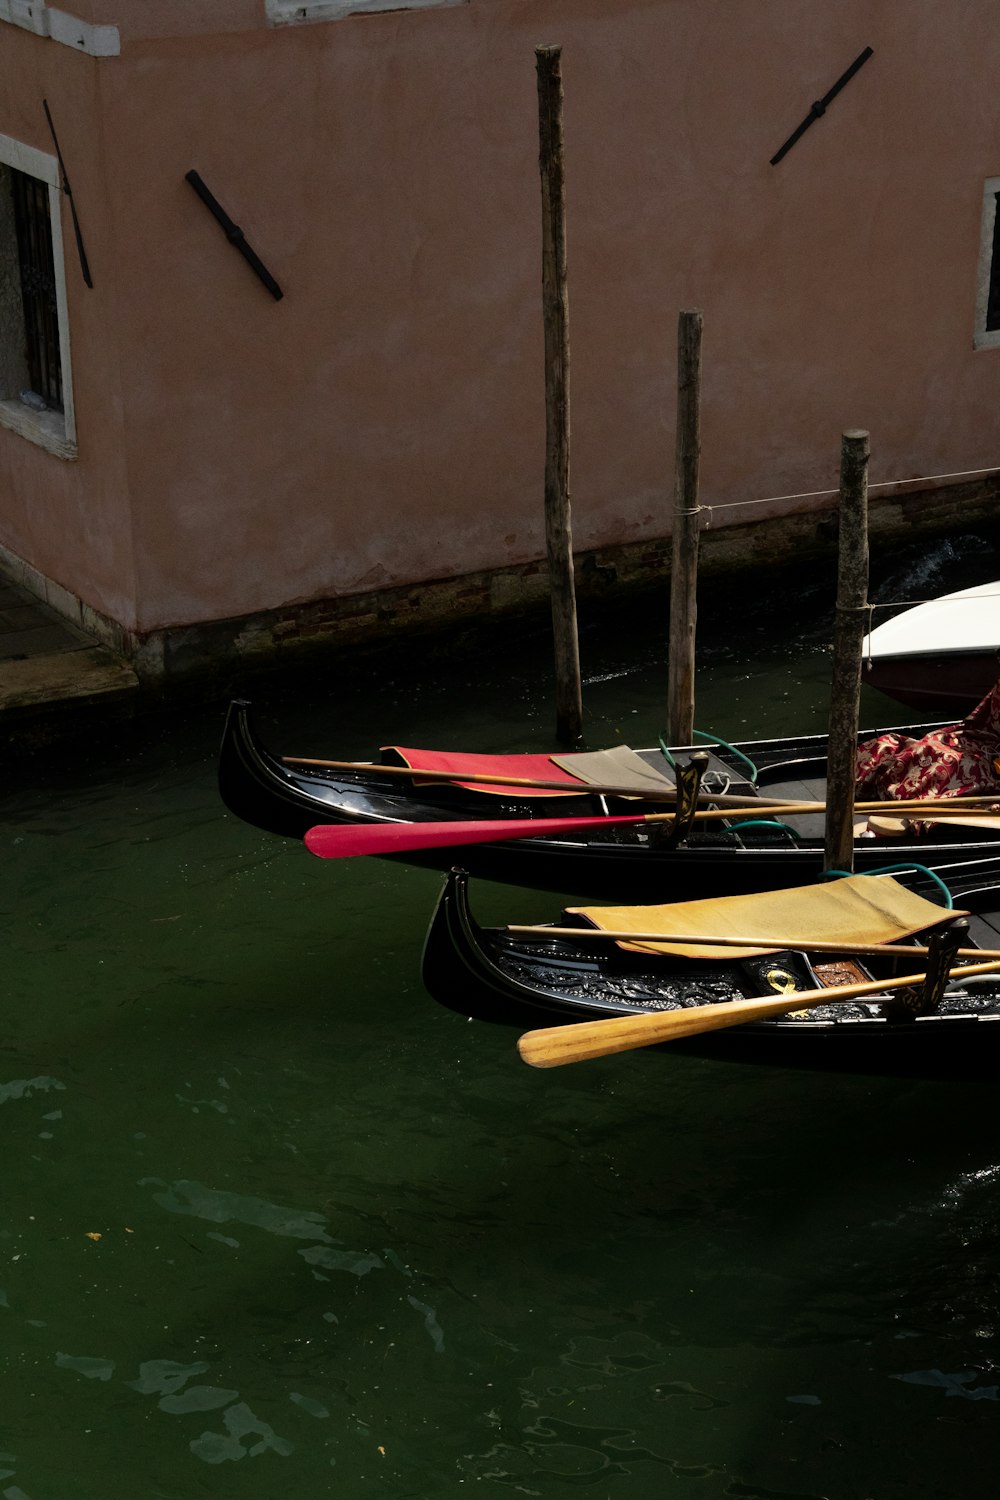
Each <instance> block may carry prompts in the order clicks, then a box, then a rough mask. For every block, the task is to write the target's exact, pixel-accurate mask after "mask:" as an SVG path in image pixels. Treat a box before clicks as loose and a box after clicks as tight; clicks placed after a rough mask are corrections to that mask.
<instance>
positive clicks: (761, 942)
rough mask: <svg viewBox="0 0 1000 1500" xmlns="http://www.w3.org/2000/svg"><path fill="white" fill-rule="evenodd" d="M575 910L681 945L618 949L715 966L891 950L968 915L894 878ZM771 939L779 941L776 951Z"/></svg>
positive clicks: (600, 923)
mask: <svg viewBox="0 0 1000 1500" xmlns="http://www.w3.org/2000/svg"><path fill="white" fill-rule="evenodd" d="M568 911H569V912H570V913H572V914H573V915H574V916H581V917H586V919H587V921H588V922H591V923H592V924H593V926H595V927H599V928H601V929H602V930H604V931H606V932H641V933H649V932H654V933H657V932H662V933H664V934H669V935H670V937H671V938H672V939H675V941H670V942H632V941H623V942H620V943H619V944H618V946H619V947H621V948H625V949H627V950H629V951H631V952H635V953H668V954H673V955H675V956H676V957H679V958H706V959H713V960H717V959H720V958H751V957H755V956H757V955H758V954H762V953H774V952H776V951H777V950H778V949H779V948H788V947H800V948H808V947H809V943H810V940H811V941H813V942H839V943H850V944H865V943H892V942H896V941H898V940H899V939H900V938H904V937H912V936H913V934H914V933H917V932H922V931H924V929H925V928H928V927H934V926H937V925H938V924H940V923H942V922H947V921H950V920H951V919H952V918H953V917H961V916H967V915H968V913H967V912H963V911H957V910H953V909H951V908H949V907H943V906H939V905H938V904H937V903H936V902H933V901H927V900H925V899H924V897H923V896H916V895H914V894H913V892H912V891H908V890H907V889H906V887H905V886H903V885H900V884H899V882H898V881H897V880H894V879H893V878H892V876H891V875H850V876H847V877H844V878H842V879H839V880H831V881H827V882H824V883H822V884H819V885H803V886H796V887H794V888H793V889H791V890H782V891H758V892H755V893H754V894H752V895H749V896H713V897H710V898H709V899H708V900H704V901H680V902H675V903H671V904H670V905H669V906H575V907H570V908H568ZM698 937H726V938H732V937H736V938H743V937H746V938H748V939H750V942H749V943H748V945H747V946H746V947H745V948H743V947H738V948H730V947H724V948H719V947H716V948H713V947H710V946H708V947H706V946H704V945H701V944H691V943H685V942H684V941H683V939H685V938H688V939H690V938H698ZM769 937H770V938H773V939H778V940H779V941H778V942H777V943H775V942H771V943H770V944H769V943H768V941H767V940H768V938H769ZM678 938H680V939H682V941H680V942H678V941H676V939H678Z"/></svg>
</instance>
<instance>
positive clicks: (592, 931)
mask: <svg viewBox="0 0 1000 1500" xmlns="http://www.w3.org/2000/svg"><path fill="white" fill-rule="evenodd" d="M502 931H504V932H509V933H512V934H513V935H514V936H516V937H536V938H549V937H552V938H583V939H585V940H591V939H593V940H595V941H598V942H600V941H601V940H602V939H604V940H605V941H607V942H614V943H686V944H690V946H691V947H697V948H762V949H764V950H765V951H769V950H771V949H773V950H774V951H775V952H782V953H784V952H789V951H791V952H793V953H844V954H861V955H864V954H885V955H886V957H888V958H926V956H927V952H928V950H927V948H926V947H923V946H922V945H921V944H920V943H906V944H903V943H838V942H836V941H835V940H832V939H818V940H817V939H812V938H803V937H797V938H772V937H768V938H762V937H704V936H702V935H701V934H698V935H695V936H692V935H691V934H689V933H681V932H626V931H622V932H612V931H611V930H610V929H609V928H605V927H546V926H534V927H529V926H517V925H516V924H514V923H510V924H509V925H508V926H506V927H504V928H503V929H502ZM656 956H657V955H655V954H651V955H650V957H656ZM955 956H956V958H974V957H978V958H983V959H986V958H996V959H1000V948H956V950H955Z"/></svg>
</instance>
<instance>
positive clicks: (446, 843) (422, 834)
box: [305, 813, 646, 859]
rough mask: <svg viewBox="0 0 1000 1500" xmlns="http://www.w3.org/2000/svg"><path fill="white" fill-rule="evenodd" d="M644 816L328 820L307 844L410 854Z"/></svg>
mask: <svg viewBox="0 0 1000 1500" xmlns="http://www.w3.org/2000/svg"><path fill="white" fill-rule="evenodd" d="M645 821H646V819H645V817H644V816H643V815H642V814H641V813H638V814H630V815H629V816H628V817H624V818H503V819H493V820H491V821H485V820H473V819H471V818H470V819H463V820H462V821H461V822H453V823H368V824H361V825H359V824H356V823H322V824H320V825H319V826H318V827H316V828H310V829H309V832H308V833H307V834H306V837H305V845H306V848H307V849H308V850H309V852H310V853H311V854H317V855H319V857H320V859H347V858H349V857H350V856H351V855H352V854H406V853H408V852H409V851H411V850H417V849H447V848H451V847H455V848H458V847H460V846H461V845H462V844H492V843H497V842H499V841H500V840H501V839H530V838H537V837H544V836H546V835H548V836H550V837H551V836H552V835H553V834H562V833H566V834H572V833H577V832H582V831H585V830H586V829H588V828H607V827H608V826H609V825H615V826H617V825H618V824H619V823H644V822H645Z"/></svg>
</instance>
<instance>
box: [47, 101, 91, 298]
mask: <svg viewBox="0 0 1000 1500" xmlns="http://www.w3.org/2000/svg"><path fill="white" fill-rule="evenodd" d="M42 108H43V109H44V111H45V118H46V120H48V122H49V133H50V135H51V136H52V144H53V146H55V148H56V161H57V162H58V163H59V178H60V183H61V186H62V190H63V192H64V193H65V195H66V200H67V202H68V203H69V211H70V215H71V217H72V220H73V234H74V235H75V237H76V253H77V254H78V255H79V257H80V271H81V272H82V274H83V279H84V281H85V282H86V284H87V286H89V287H90V288H91V290H93V286H94V283H93V282H92V281H91V279H90V266H89V264H88V262H87V252H86V250H84V248H83V235H82V233H81V231H80V221H79V219H78V218H77V216H76V204H75V203H74V202H73V189H72V188H71V187H70V185H69V178H68V177H67V176H66V167H65V164H64V162H63V159H62V152H61V151H60V150H59V141H58V139H57V137H56V127H55V126H54V125H53V123H52V115H51V114H50V112H49V101H48V100H47V99H43V100H42Z"/></svg>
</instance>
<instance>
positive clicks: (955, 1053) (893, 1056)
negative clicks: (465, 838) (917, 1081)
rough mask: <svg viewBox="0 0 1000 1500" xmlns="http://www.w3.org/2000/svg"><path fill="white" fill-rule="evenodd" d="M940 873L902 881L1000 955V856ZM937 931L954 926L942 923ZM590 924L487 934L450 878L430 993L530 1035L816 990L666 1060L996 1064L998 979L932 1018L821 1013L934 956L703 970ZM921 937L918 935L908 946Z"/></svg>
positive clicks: (974, 943)
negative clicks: (840, 994) (841, 995)
mask: <svg viewBox="0 0 1000 1500" xmlns="http://www.w3.org/2000/svg"><path fill="white" fill-rule="evenodd" d="M943 873H944V875H945V876H946V891H947V894H943V893H942V887H941V885H940V883H939V881H936V880H935V878H934V877H933V876H931V875H930V874H929V873H927V872H920V871H913V872H911V873H910V874H908V875H902V874H900V875H898V876H896V877H894V878H895V879H896V880H897V881H898V882H899V883H900V884H903V885H905V886H906V887H907V889H909V890H911V891H912V892H914V893H915V894H917V895H921V896H923V897H924V898H925V899H927V900H932V901H935V902H936V903H939V904H940V905H941V906H942V908H944V910H947V909H948V907H949V905H951V906H954V907H957V908H958V909H959V910H961V911H967V912H968V913H969V918H968V931H967V932H966V931H965V930H964V923H962V924H957V925H960V926H962V928H963V931H962V934H961V941H962V944H963V946H967V947H969V948H977V949H993V950H998V951H1000V859H996V858H995V859H989V860H982V861H978V862H975V863H971V864H967V863H963V864H960V865H956V866H954V867H952V868H950V869H949V868H947V867H945V868H944V871H943ZM713 904H714V903H713ZM661 910H666V909H664V908H661ZM942 921H947V919H946V918H945V917H944V916H942ZM587 926H588V923H587V921H586V920H585V919H584V918H582V917H581V916H579V915H575V914H573V913H564V915H563V921H562V922H561V923H560V924H559V929H560V933H561V934H563V935H558V934H555V933H554V934H553V935H551V936H549V935H547V934H546V933H545V931H544V930H539V931H537V932H534V931H532V932H531V933H530V934H525V933H523V932H522V933H518V932H516V931H511V930H509V929H508V928H504V927H497V928H484V927H481V926H480V925H479V924H478V923H477V922H476V920H475V918H474V917H473V915H472V912H471V910H470V904H469V877H468V875H467V873H466V872H465V871H463V870H458V869H454V870H452V871H451V872H450V873H449V874H448V877H447V880H446V883H445V885H444V888H443V890H442V892H441V895H440V898H439V900H438V903H437V906H436V908H435V911H434V915H433V917H432V919H431V923H430V926H429V928H428V932H427V937H426V941H425V944H424V952H423V961H422V977H423V982H424V985H425V987H426V989H427V990H428V992H429V994H430V995H431V996H432V997H433V999H435V1000H436V1001H437V1002H438V1003H439V1004H441V1005H444V1006H446V1007H447V1008H448V1009H450V1010H453V1011H455V1012H456V1013H457V1014H459V1015H462V1016H464V1017H471V1018H473V1019H475V1020H482V1021H490V1022H499V1023H502V1024H506V1025H511V1026H517V1027H519V1028H521V1029H522V1030H524V1029H531V1028H536V1027H547V1026H556V1025H561V1024H563V1023H568V1022H577V1021H593V1020H598V1019H602V1018H612V1017H619V1018H620V1017H625V1016H631V1015H645V1014H649V1013H650V1012H668V1011H679V1010H681V1009H684V1008H688V1007H692V1006H702V1005H712V1004H717V1003H720V1002H725V1001H733V1000H741V999H753V998H759V997H764V996H767V997H770V998H772V999H775V998H777V997H778V996H780V995H781V994H782V993H786V992H788V991H790V990H792V989H794V990H806V991H813V990H815V991H816V996H817V1000H816V1004H815V1005H813V1006H808V1002H805V1006H806V1007H807V1008H803V1009H801V1010H798V1011H796V1013H795V1014H794V1015H791V1016H784V1017H781V1018H779V1019H768V1020H761V1021H757V1022H753V1023H750V1024H744V1025H741V1026H735V1027H732V1028H730V1029H727V1030H724V1031H715V1032H706V1033H705V1035H703V1036H696V1037H691V1038H687V1039H684V1040H682V1041H678V1042H674V1043H672V1044H671V1049H674V1048H676V1049H680V1050H681V1051H682V1052H684V1051H688V1052H695V1053H697V1054H705V1055H715V1056H724V1057H728V1058H732V1059H739V1060H742V1061H757V1062H769V1063H790V1064H796V1065H798V1064H803V1063H806V1064H809V1065H813V1066H820V1067H831V1068H832V1067H845V1066H846V1067H852V1068H860V1070H862V1071H869V1070H870V1071H887V1072H896V1071H897V1070H898V1071H900V1072H905V1073H913V1074H914V1075H917V1076H919V1075H925V1076H937V1075H938V1074H939V1073H942V1072H943V1073H951V1072H953V1071H954V1065H955V1062H956V1059H957V1060H958V1061H959V1062H961V1063H962V1064H964V1066H965V1068H966V1069H971V1070H972V1071H977V1070H978V1067H979V1065H980V1064H981V1063H982V1062H983V1061H984V1060H987V1061H989V1062H990V1063H991V1065H995V1061H996V1048H997V1046H998V1044H1000V972H998V973H997V974H995V975H991V976H990V975H980V976H976V977H974V978H969V979H965V980H955V981H953V982H951V983H950V984H948V985H947V986H946V987H944V986H942V987H941V988H940V989H939V990H938V992H937V996H936V998H934V999H932V1001H931V1003H932V1004H933V1005H934V1008H933V1010H932V1011H931V1012H930V1013H929V1014H926V1015H923V1014H922V1015H919V1016H917V1017H916V1018H914V1017H913V1015H912V1013H911V1012H909V1011H906V1010H905V1009H904V1008H903V1007H902V1004H901V1002H899V999H898V996H896V997H895V998H894V995H895V992H894V991H891V990H889V989H886V990H885V992H884V993H883V992H880V993H877V994H874V995H872V996H865V997H863V998H861V999H857V1000H844V1001H840V1002H827V1003H826V1004H824V1003H823V1000H822V994H823V990H824V988H827V987H829V986H831V985H832V984H840V983H844V982H848V983H853V982H854V981H855V979H857V980H859V981H861V982H864V981H866V980H876V981H879V983H882V982H884V981H885V980H887V979H889V978H891V977H892V976H893V974H896V975H900V974H902V975H906V974H909V973H911V972H913V971H918V972H922V970H923V968H924V967H925V966H926V965H927V963H928V960H927V959H926V958H920V957H914V958H910V959H902V960H901V959H897V958H895V957H886V956H884V955H877V954H873V955H872V956H866V957H864V958H863V959H862V958H859V957H857V956H852V955H847V954H837V953H831V952H823V953H818V952H816V951H810V950H808V949H803V950H797V951H792V950H787V949H786V950H776V949H771V950H768V951H766V952H764V953H759V954H757V955H756V956H743V957H741V956H739V955H734V957H733V958H731V959H723V958H715V959H711V960H706V959H700V960H699V959H695V958H691V957H687V958H683V957H680V958H679V957H671V956H668V955H665V954H652V953H640V952H635V951H627V950H626V949H624V948H623V947H621V946H620V945H619V944H617V943H614V942H610V941H601V942H598V941H595V940H594V939H593V937H586V936H585V935H584V930H585V929H586V928H587ZM931 926H933V922H932V924H931ZM571 927H579V928H580V929H581V936H580V937H579V938H576V937H573V936H568V935H565V934H566V933H567V930H568V929H569V928H571ZM772 930H773V929H772ZM956 936H957V935H956ZM923 940H925V939H923V938H922V937H921V936H920V934H917V935H916V936H914V937H913V939H912V941H914V942H916V941H923ZM955 962H956V963H969V962H975V960H969V959H957V960H955ZM911 998H912V997H911ZM918 1008H919V1007H918Z"/></svg>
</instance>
